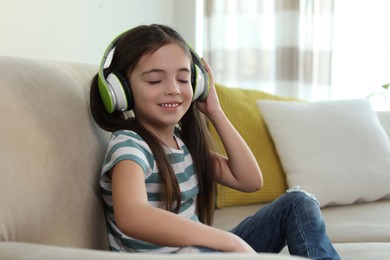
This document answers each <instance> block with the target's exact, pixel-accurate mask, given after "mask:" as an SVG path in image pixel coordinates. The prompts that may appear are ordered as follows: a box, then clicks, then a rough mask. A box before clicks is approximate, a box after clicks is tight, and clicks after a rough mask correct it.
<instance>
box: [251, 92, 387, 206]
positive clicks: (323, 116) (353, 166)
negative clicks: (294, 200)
mask: <svg viewBox="0 0 390 260" xmlns="http://www.w3.org/2000/svg"><path fill="white" fill-rule="evenodd" d="M257 104H258V106H259V109H260V113H262V114H263V117H264V120H265V122H266V124H267V127H268V130H269V132H270V134H271V137H272V139H273V141H274V144H275V146H276V150H277V152H278V155H279V157H280V160H281V163H282V166H283V169H284V171H285V174H286V178H287V183H288V186H289V187H290V188H291V187H294V186H300V187H301V188H302V189H304V190H306V191H308V192H310V193H313V194H314V195H315V196H316V197H317V199H318V201H319V202H320V203H321V206H322V207H324V206H327V205H334V204H351V203H354V202H357V201H374V200H378V199H381V198H384V197H386V196H388V195H389V194H390V141H389V138H388V136H387V135H386V133H385V131H384V129H383V127H382V126H381V124H380V122H379V120H378V117H377V115H376V113H375V111H373V109H372V107H371V105H370V103H369V102H368V101H367V100H363V99H362V100H342V101H323V102H314V103H304V102H286V101H271V100H258V101H257ZM260 167H261V165H260Z"/></svg>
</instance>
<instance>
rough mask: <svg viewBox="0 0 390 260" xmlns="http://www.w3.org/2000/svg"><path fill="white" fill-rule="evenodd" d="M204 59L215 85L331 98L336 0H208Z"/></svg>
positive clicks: (302, 96)
mask: <svg viewBox="0 0 390 260" xmlns="http://www.w3.org/2000/svg"><path fill="white" fill-rule="evenodd" d="M204 1H205V2H204V3H205V4H204V9H205V13H204V23H205V24H204V36H203V37H204V50H203V52H204V56H205V58H206V59H207V60H208V62H209V63H210V65H211V66H212V68H213V71H214V74H215V78H216V81H217V82H218V83H222V84H225V85H227V86H231V87H241V88H250V89H258V90H262V91H265V92H270V93H275V94H278V95H283V96H290V97H297V98H301V99H304V100H310V101H317V100H326V99H329V98H330V94H331V93H330V79H331V57H332V50H331V46H332V20H333V5H334V2H333V1H334V0H204Z"/></svg>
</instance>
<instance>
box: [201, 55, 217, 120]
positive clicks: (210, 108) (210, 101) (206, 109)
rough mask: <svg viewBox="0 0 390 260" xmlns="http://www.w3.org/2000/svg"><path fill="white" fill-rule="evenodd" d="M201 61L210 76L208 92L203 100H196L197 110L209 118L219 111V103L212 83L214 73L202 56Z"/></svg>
mask: <svg viewBox="0 0 390 260" xmlns="http://www.w3.org/2000/svg"><path fill="white" fill-rule="evenodd" d="M202 61H203V63H204V65H205V69H206V71H207V73H208V74H209V77H210V90H209V94H208V96H207V98H206V100H204V101H197V105H198V108H199V110H200V111H201V112H202V113H203V114H205V115H206V116H207V117H208V118H210V117H211V116H212V115H213V114H214V113H215V112H221V111H222V109H221V105H220V103H219V100H218V95H217V92H216V90H215V85H214V75H213V72H212V70H211V68H210V66H209V64H208V63H207V62H206V61H205V60H204V59H203V58H202Z"/></svg>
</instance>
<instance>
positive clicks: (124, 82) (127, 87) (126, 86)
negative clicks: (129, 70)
mask: <svg viewBox="0 0 390 260" xmlns="http://www.w3.org/2000/svg"><path fill="white" fill-rule="evenodd" d="M113 73H114V74H115V76H117V78H118V80H119V81H120V82H121V84H122V87H123V91H124V92H125V96H126V101H127V109H125V110H132V109H133V108H134V99H133V94H132V92H131V87H130V84H129V83H128V81H127V79H126V78H125V77H124V76H122V74H121V73H119V72H113Z"/></svg>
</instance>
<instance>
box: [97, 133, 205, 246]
mask: <svg viewBox="0 0 390 260" xmlns="http://www.w3.org/2000/svg"><path fill="white" fill-rule="evenodd" d="M175 138H176V140H177V143H178V145H179V147H180V149H179V150H178V149H172V148H168V147H164V149H165V152H166V154H167V156H168V159H169V161H170V162H171V165H172V168H173V170H174V172H175V175H176V178H177V181H178V183H179V186H180V195H181V206H180V210H179V213H178V214H179V215H180V216H183V217H185V218H188V219H192V220H194V221H199V220H198V217H197V215H196V213H195V207H196V206H195V205H196V196H197V194H198V192H199V189H198V181H197V177H196V174H195V172H194V167H193V162H192V157H191V154H190V153H189V151H188V149H187V147H186V146H185V144H184V143H183V141H182V140H181V139H180V138H179V137H178V135H177V134H175ZM122 160H131V161H134V162H136V163H138V164H139V165H140V166H141V168H142V169H143V171H144V175H145V186H146V191H147V197H148V203H149V204H150V205H152V206H154V207H158V208H161V207H162V200H161V198H162V196H161V195H162V194H161V192H160V190H161V189H160V186H161V180H160V177H159V173H158V168H157V165H156V161H155V159H154V156H153V154H152V152H151V150H150V148H149V146H148V145H147V144H146V142H145V141H144V140H143V139H142V138H141V137H140V136H139V135H138V134H137V133H135V132H133V131H127V130H122V131H117V132H114V133H113V134H112V136H111V139H110V142H109V144H108V148H107V153H106V156H105V160H104V164H103V169H102V174H101V177H100V180H99V184H100V187H101V190H102V196H103V202H104V209H105V213H106V221H107V232H108V237H109V243H110V248H111V250H113V251H123V252H145V253H172V252H175V251H176V250H178V249H179V248H175V247H164V246H160V245H155V244H151V243H148V242H145V241H141V240H137V239H134V238H131V237H129V236H127V235H126V234H124V233H123V232H121V231H120V230H119V228H118V227H117V225H116V223H115V217H114V214H113V212H114V209H113V203H112V185H111V180H110V178H108V177H107V173H108V171H109V170H110V169H112V168H113V167H114V166H115V165H116V164H117V163H118V162H120V161H122ZM129 174H131V172H129ZM130 217H131V216H130ZM173 228H174V227H173Z"/></svg>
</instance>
